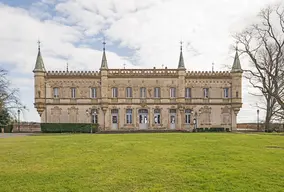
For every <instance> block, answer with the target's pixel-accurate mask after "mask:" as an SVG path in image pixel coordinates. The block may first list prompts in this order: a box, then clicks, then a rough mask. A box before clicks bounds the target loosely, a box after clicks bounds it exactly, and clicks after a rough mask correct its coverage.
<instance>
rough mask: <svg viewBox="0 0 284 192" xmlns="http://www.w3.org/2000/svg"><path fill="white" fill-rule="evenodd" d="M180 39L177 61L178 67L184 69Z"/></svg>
mask: <svg viewBox="0 0 284 192" xmlns="http://www.w3.org/2000/svg"><path fill="white" fill-rule="evenodd" d="M182 43H183V42H182V41H180V55H179V62H178V69H185V66H184V61H183V54H182Z"/></svg>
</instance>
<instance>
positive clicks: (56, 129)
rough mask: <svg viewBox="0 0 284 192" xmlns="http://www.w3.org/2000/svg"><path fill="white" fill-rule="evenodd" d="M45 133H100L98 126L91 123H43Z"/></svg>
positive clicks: (41, 125) (42, 129)
mask: <svg viewBox="0 0 284 192" xmlns="http://www.w3.org/2000/svg"><path fill="white" fill-rule="evenodd" d="M40 127H41V132H43V133H91V127H92V131H93V133H96V132H98V125H97V124H90V123H41V124H40Z"/></svg>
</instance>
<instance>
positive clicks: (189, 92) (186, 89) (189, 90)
mask: <svg viewBox="0 0 284 192" xmlns="http://www.w3.org/2000/svg"><path fill="white" fill-rule="evenodd" d="M185 98H191V88H185Z"/></svg>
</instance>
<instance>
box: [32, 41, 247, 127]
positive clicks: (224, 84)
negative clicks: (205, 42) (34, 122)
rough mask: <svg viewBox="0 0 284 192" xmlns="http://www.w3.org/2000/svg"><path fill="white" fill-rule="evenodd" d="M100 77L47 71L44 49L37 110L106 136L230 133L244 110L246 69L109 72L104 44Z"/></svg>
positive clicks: (48, 118)
mask: <svg viewBox="0 0 284 192" xmlns="http://www.w3.org/2000/svg"><path fill="white" fill-rule="evenodd" d="M102 54H103V55H102V61H101V67H100V70H99V71H96V72H94V71H68V70H67V71H46V69H45V66H44V62H43V58H42V55H41V50H40V45H39V48H38V55H37V60H36V64H35V68H34V70H33V73H34V91H35V103H34V105H35V108H36V109H37V111H38V113H39V115H40V117H41V122H43V123H98V124H99V126H100V128H101V129H102V130H121V129H134V130H138V129H188V130H192V129H193V128H194V127H203V128H213V127H218V128H221V127H223V128H229V129H230V130H232V131H234V130H236V127H237V124H236V119H237V114H238V112H239V110H240V108H241V107H242V73H243V71H242V68H241V65H240V60H239V56H238V50H237V49H236V53H235V58H234V62H233V66H232V70H231V71H187V70H186V68H185V65H184V59H183V52H182V46H181V49H180V56H179V61H178V62H177V63H178V65H177V68H176V69H168V68H166V67H165V68H162V69H157V68H155V67H154V68H153V69H110V68H108V62H107V57H106V53H105V43H104V48H103V53H102Z"/></svg>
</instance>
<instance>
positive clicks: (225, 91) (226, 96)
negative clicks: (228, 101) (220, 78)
mask: <svg viewBox="0 0 284 192" xmlns="http://www.w3.org/2000/svg"><path fill="white" fill-rule="evenodd" d="M224 97H225V98H228V97H229V88H224Z"/></svg>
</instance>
